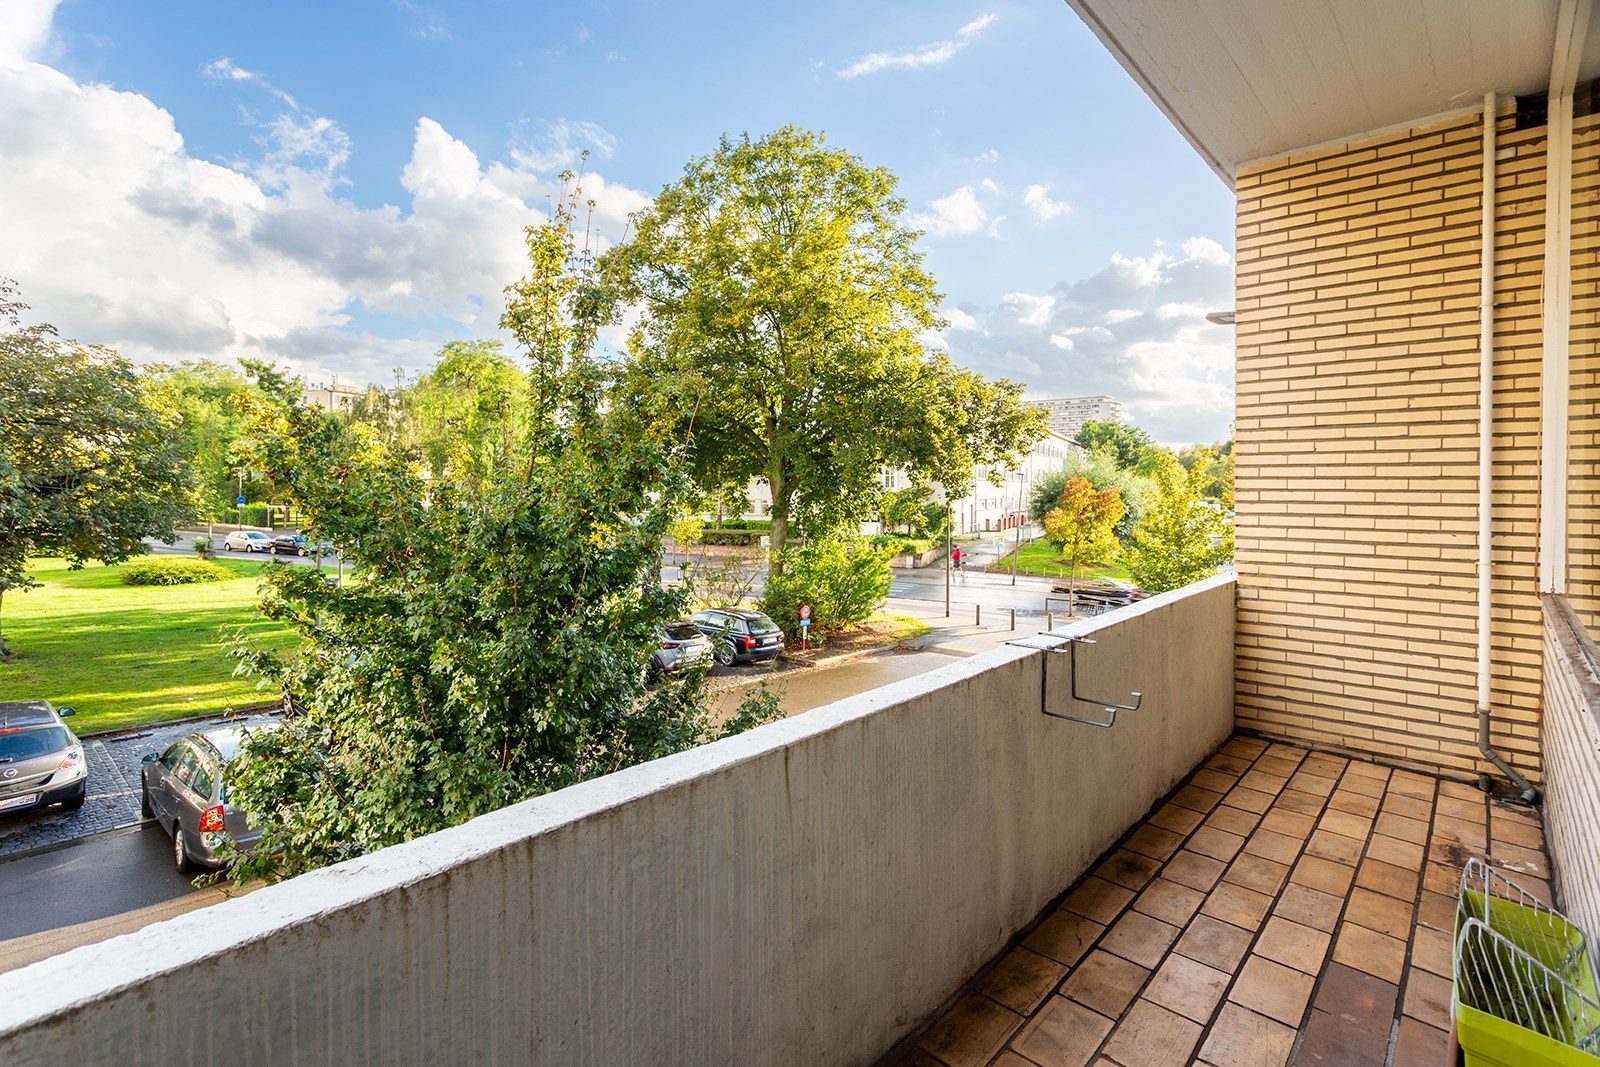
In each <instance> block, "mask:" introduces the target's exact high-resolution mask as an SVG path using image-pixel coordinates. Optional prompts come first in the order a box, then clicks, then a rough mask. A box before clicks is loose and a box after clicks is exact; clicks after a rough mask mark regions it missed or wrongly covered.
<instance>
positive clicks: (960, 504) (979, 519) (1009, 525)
mask: <svg viewBox="0 0 1600 1067" xmlns="http://www.w3.org/2000/svg"><path fill="white" fill-rule="evenodd" d="M1118 406H1119V407H1120V406H1121V405H1118ZM1082 451H1083V449H1082V448H1080V447H1079V446H1078V445H1076V444H1074V443H1073V442H1072V441H1071V440H1069V439H1068V438H1067V437H1066V436H1065V435H1062V434H1059V433H1056V432H1055V431H1053V430H1047V431H1045V434H1044V436H1043V437H1041V438H1039V440H1038V442H1037V443H1036V444H1035V445H1034V446H1033V451H1032V452H1029V453H1028V454H1027V455H1026V456H1024V457H1023V458H1022V459H1021V460H1020V461H1019V462H1018V463H1017V465H1016V466H1014V467H1013V466H982V465H980V466H977V467H974V468H973V471H972V480H971V481H969V482H968V483H967V484H966V486H964V487H963V488H964V490H965V495H963V496H961V497H958V498H956V499H954V500H951V501H950V510H951V513H952V514H953V515H954V516H955V532H956V533H958V534H968V533H984V532H993V531H996V530H1010V529H1014V528H1015V527H1018V526H1021V525H1023V524H1025V523H1026V522H1027V521H1028V498H1029V497H1031V496H1032V495H1033V487H1034V485H1035V484H1036V483H1037V482H1038V480H1039V479H1040V478H1043V477H1045V476H1046V475H1049V474H1054V473H1055V472H1056V471H1059V470H1060V469H1061V468H1062V467H1065V466H1066V465H1067V462H1068V461H1069V460H1070V459H1072V457H1073V455H1074V454H1076V453H1079V452H1082ZM991 474H993V475H994V476H995V477H996V478H997V479H998V480H999V483H1000V484H998V485H996V484H994V482H993V481H991V480H990V475H991ZM952 488H953V487H952Z"/></svg>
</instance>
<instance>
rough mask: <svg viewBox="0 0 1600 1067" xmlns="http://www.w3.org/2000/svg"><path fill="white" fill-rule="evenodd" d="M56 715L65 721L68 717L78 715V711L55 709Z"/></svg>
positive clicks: (75, 709)
mask: <svg viewBox="0 0 1600 1067" xmlns="http://www.w3.org/2000/svg"><path fill="white" fill-rule="evenodd" d="M56 714H57V715H59V716H61V717H62V718H63V719H65V718H66V717H67V716H68V715H76V714H78V709H77V708H57V709H56Z"/></svg>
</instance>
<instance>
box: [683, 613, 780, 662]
mask: <svg viewBox="0 0 1600 1067" xmlns="http://www.w3.org/2000/svg"><path fill="white" fill-rule="evenodd" d="M689 621H690V622H692V623H694V624H695V626H697V627H699V629H700V632H701V633H703V634H705V635H706V636H707V637H709V638H711V647H712V649H713V650H715V652H716V656H717V662H718V663H720V664H721V665H722V666H724V667H728V666H732V665H733V664H735V663H748V662H749V661H751V660H758V659H772V658H773V657H775V656H779V655H781V654H782V653H783V631H782V630H780V629H779V628H778V624H777V623H775V622H773V621H772V620H771V619H769V618H767V617H766V616H765V615H763V614H761V612H759V611H748V610H746V609H744V608H712V609H710V610H707V611H697V612H695V613H694V614H693V615H691V616H689Z"/></svg>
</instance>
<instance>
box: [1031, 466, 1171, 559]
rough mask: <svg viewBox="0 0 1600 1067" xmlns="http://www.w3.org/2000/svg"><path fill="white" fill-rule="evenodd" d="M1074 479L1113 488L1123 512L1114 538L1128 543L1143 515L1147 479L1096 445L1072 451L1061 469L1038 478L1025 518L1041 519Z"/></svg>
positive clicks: (1103, 488) (1096, 487)
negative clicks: (1079, 450)
mask: <svg viewBox="0 0 1600 1067" xmlns="http://www.w3.org/2000/svg"><path fill="white" fill-rule="evenodd" d="M1074 478H1087V479H1088V480H1089V484H1090V485H1091V486H1093V487H1094V488H1095V489H1099V490H1105V489H1115V490H1117V493H1118V495H1120V496H1121V498H1122V504H1123V507H1124V508H1126V511H1125V512H1124V513H1123V516H1122V518H1120V519H1118V520H1117V525H1116V535H1117V540H1118V542H1120V543H1121V544H1123V545H1127V544H1129V543H1130V542H1131V540H1132V538H1133V528H1134V526H1136V525H1137V524H1138V522H1139V517H1140V516H1141V515H1143V514H1144V509H1145V504H1146V502H1147V501H1148V500H1149V498H1150V494H1151V492H1152V491H1153V487H1152V486H1151V483H1150V479H1149V478H1148V477H1146V476H1145V475H1142V474H1140V473H1138V472H1137V471H1135V470H1132V469H1131V468H1128V467H1120V466H1118V465H1117V454H1116V452H1115V451H1114V450H1112V449H1110V448H1097V449H1095V450H1094V451H1092V452H1075V453H1073V454H1072V455H1071V456H1069V457H1068V458H1067V462H1066V463H1064V464H1063V465H1062V466H1061V468H1060V469H1058V470H1054V471H1051V472H1050V473H1048V474H1046V475H1044V476H1043V477H1041V478H1040V479H1039V480H1038V481H1037V482H1035V483H1034V486H1033V494H1032V496H1031V498H1030V499H1029V502H1028V518H1029V520H1030V521H1032V522H1043V521H1044V516H1045V513H1046V512H1048V511H1049V510H1050V509H1051V508H1053V507H1055V506H1056V502H1057V501H1058V500H1060V499H1061V493H1062V490H1064V489H1066V487H1067V483H1068V482H1070V481H1071V480H1072V479H1074Z"/></svg>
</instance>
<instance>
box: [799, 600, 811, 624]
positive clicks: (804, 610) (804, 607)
mask: <svg viewBox="0 0 1600 1067" xmlns="http://www.w3.org/2000/svg"><path fill="white" fill-rule="evenodd" d="M810 619H811V605H810V604H801V605H800V621H801V622H808V621H810Z"/></svg>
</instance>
